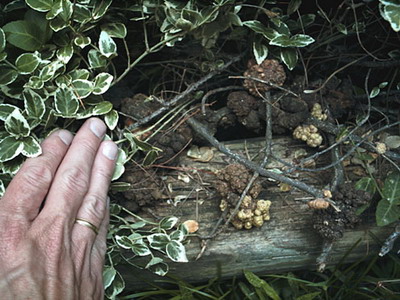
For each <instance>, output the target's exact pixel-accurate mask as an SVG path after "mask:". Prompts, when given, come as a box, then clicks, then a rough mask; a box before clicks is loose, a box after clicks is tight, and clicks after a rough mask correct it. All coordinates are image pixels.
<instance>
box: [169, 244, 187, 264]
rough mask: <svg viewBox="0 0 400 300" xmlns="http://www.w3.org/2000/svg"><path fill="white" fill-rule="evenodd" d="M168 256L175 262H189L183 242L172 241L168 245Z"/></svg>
mask: <svg viewBox="0 0 400 300" xmlns="http://www.w3.org/2000/svg"><path fill="white" fill-rule="evenodd" d="M166 251H167V255H168V257H169V258H170V259H171V260H172V261H175V262H188V259H187V257H186V250H185V247H184V246H183V245H182V243H179V242H177V241H170V242H169V243H168V244H167V247H166Z"/></svg>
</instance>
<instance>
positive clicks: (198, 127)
mask: <svg viewBox="0 0 400 300" xmlns="http://www.w3.org/2000/svg"><path fill="white" fill-rule="evenodd" d="M187 122H188V124H190V126H191V127H192V129H193V130H194V131H195V132H196V133H197V134H199V135H201V136H202V137H203V138H204V139H205V140H207V141H208V142H209V143H210V144H211V145H212V146H214V147H215V148H217V149H218V150H219V151H221V152H222V153H224V154H226V155H227V156H229V157H230V158H232V159H234V160H236V161H237V162H239V163H241V164H242V165H244V166H245V167H247V168H249V169H250V170H253V171H255V172H258V173H259V174H260V175H261V176H264V177H269V178H272V179H275V180H277V181H281V182H284V183H287V184H289V185H291V186H293V187H295V188H297V189H299V190H302V191H304V192H306V193H308V194H310V195H312V196H314V197H316V198H320V197H322V192H321V190H319V189H316V188H315V187H312V186H310V185H308V184H305V183H304V182H301V181H298V180H295V179H291V178H289V177H286V176H283V175H280V174H278V173H275V172H272V171H268V170H265V169H263V168H261V167H260V166H259V165H257V164H256V163H254V162H252V161H250V160H248V159H246V158H244V157H243V156H241V155H239V154H237V153H235V152H232V151H231V150H229V149H228V148H227V147H225V145H223V144H221V143H220V142H219V141H218V140H217V139H216V138H214V137H213V136H212V135H211V134H210V133H209V132H208V130H207V129H206V128H205V127H204V126H203V125H202V124H201V123H200V122H199V121H197V120H196V119H193V118H190V119H188V120H187Z"/></svg>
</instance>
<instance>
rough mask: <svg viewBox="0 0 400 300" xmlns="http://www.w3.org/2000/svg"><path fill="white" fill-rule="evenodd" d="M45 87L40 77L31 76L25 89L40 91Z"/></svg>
mask: <svg viewBox="0 0 400 300" xmlns="http://www.w3.org/2000/svg"><path fill="white" fill-rule="evenodd" d="M43 86H44V81H43V80H42V79H41V78H40V77H38V76H31V77H29V80H28V82H27V83H25V85H24V88H30V89H34V90H40V89H42V88H43Z"/></svg>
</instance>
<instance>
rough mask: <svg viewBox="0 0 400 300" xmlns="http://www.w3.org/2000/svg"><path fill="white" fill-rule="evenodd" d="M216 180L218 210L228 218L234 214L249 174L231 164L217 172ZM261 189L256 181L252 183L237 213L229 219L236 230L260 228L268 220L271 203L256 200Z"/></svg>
mask: <svg viewBox="0 0 400 300" xmlns="http://www.w3.org/2000/svg"><path fill="white" fill-rule="evenodd" d="M217 178H218V180H216V181H215V188H216V190H217V191H218V193H219V194H220V195H221V197H222V200H221V203H220V208H221V210H222V211H227V212H228V215H227V217H229V216H230V215H232V213H234V209H235V207H236V205H237V203H238V201H239V199H240V195H241V194H242V193H243V191H244V189H245V188H246V186H247V184H248V182H249V180H250V178H251V174H250V172H249V171H248V170H247V169H246V167H244V166H243V165H240V164H231V165H228V166H227V167H226V168H225V169H223V170H221V171H219V172H218V173H217ZM261 188H262V187H261V184H260V183H259V182H258V181H256V182H254V183H253V185H252V187H251V188H250V190H249V192H248V193H247V195H246V196H245V197H244V199H243V201H242V203H241V205H240V207H239V210H238V212H237V213H236V214H235V215H234V216H233V218H232V219H231V223H232V225H233V226H234V227H235V228H236V229H242V228H245V229H251V228H252V227H253V226H256V227H261V226H262V225H263V223H264V221H268V220H269V219H270V216H269V207H270V205H271V201H269V200H256V198H257V197H258V195H259V193H260V191H261Z"/></svg>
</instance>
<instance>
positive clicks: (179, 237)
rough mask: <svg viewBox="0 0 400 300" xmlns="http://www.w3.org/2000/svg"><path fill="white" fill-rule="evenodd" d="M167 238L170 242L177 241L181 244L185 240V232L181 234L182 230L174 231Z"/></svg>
mask: <svg viewBox="0 0 400 300" xmlns="http://www.w3.org/2000/svg"><path fill="white" fill-rule="evenodd" d="M169 237H170V238H171V240H173V241H178V242H182V241H183V240H184V239H185V232H183V231H182V230H179V229H178V230H175V231H173V232H172V233H171V234H170V235H169Z"/></svg>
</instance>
